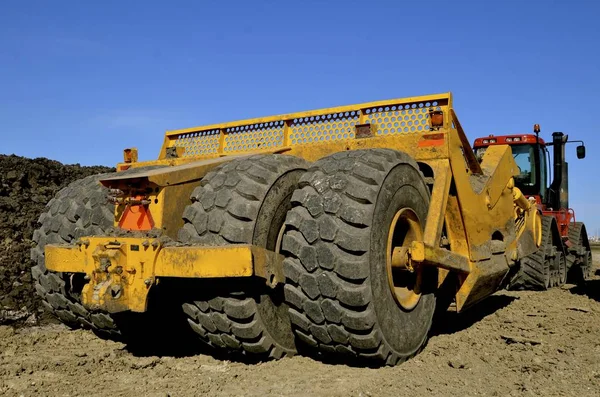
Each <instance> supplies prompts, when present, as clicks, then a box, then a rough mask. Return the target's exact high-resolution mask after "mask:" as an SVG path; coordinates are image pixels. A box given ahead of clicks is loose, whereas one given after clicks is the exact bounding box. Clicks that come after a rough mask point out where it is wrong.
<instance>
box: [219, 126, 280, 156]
mask: <svg viewBox="0 0 600 397" xmlns="http://www.w3.org/2000/svg"><path fill="white" fill-rule="evenodd" d="M284 125H285V122H284V121H283V120H280V121H272V122H268V123H255V124H247V125H241V126H238V127H229V128H226V129H225V146H224V148H223V151H224V152H225V153H229V152H246V151H252V150H257V149H265V148H273V147H277V146H281V145H283V130H284V128H283V127H284Z"/></svg>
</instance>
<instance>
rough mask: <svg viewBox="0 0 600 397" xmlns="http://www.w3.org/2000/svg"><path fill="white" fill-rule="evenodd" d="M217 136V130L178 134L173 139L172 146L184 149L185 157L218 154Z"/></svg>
mask: <svg viewBox="0 0 600 397" xmlns="http://www.w3.org/2000/svg"><path fill="white" fill-rule="evenodd" d="M219 135H220V130H218V129H214V130H208V131H199V132H189V133H186V134H180V135H178V136H176V137H175V139H174V143H173V146H177V147H183V148H185V152H184V153H183V156H185V157H190V156H201V155H206V154H211V153H218V151H219Z"/></svg>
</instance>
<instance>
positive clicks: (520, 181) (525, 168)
mask: <svg viewBox="0 0 600 397" xmlns="http://www.w3.org/2000/svg"><path fill="white" fill-rule="evenodd" d="M511 149H512V153H513V158H514V159H515V162H516V163H517V166H518V167H519V175H517V176H515V183H516V184H517V186H535V184H536V179H537V178H536V175H535V163H536V162H535V147H534V146H533V145H514V146H512V147H511Z"/></svg>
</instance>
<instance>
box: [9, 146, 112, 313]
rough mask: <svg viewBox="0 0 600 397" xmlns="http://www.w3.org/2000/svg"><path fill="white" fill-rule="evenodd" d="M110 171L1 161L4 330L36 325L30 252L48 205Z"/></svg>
mask: <svg viewBox="0 0 600 397" xmlns="http://www.w3.org/2000/svg"><path fill="white" fill-rule="evenodd" d="M111 170H114V169H111V168H108V167H100V166H98V167H82V166H80V165H79V164H74V165H64V164H61V163H59V162H58V161H53V160H48V159H45V158H37V159H27V158H24V157H19V156H14V155H12V156H5V155H0V324H2V323H9V322H22V321H25V320H26V319H28V322H30V323H35V322H36V318H35V314H36V313H37V312H38V311H37V309H38V305H39V301H38V299H37V295H35V290H34V288H33V283H32V277H31V273H30V269H31V262H30V258H29V249H30V248H31V246H32V243H33V242H32V240H31V238H32V236H33V231H34V230H35V229H36V227H37V220H38V218H39V216H40V214H41V213H42V211H43V210H44V207H45V206H46V203H48V201H50V200H51V199H52V197H54V195H55V194H56V193H57V192H58V191H59V190H60V189H62V188H63V187H65V186H67V185H68V184H69V183H70V182H72V181H74V180H76V179H80V178H84V177H86V176H88V175H92V174H99V173H103V172H109V171H111Z"/></svg>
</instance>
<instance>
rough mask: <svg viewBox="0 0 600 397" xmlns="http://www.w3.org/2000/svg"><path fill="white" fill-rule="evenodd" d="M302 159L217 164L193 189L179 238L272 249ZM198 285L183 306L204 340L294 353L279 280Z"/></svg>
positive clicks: (266, 354)
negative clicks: (273, 285) (275, 282)
mask: <svg viewBox="0 0 600 397" xmlns="http://www.w3.org/2000/svg"><path fill="white" fill-rule="evenodd" d="M306 166H307V163H306V162H305V161H304V160H302V159H299V158H297V157H293V156H288V155H258V156H252V157H250V158H244V159H239V160H232V161H230V162H228V163H225V164H223V165H221V166H219V167H216V168H215V169H214V170H213V171H211V172H209V173H208V174H207V175H206V176H205V177H204V179H203V180H202V182H201V185H200V186H199V187H198V188H196V189H195V190H194V192H193V193H192V197H191V199H192V204H191V205H189V206H188V207H187V208H186V209H185V211H184V214H183V219H184V222H185V224H184V226H183V228H182V229H181V230H180V231H179V240H180V241H181V242H183V243H187V244H199V245H209V246H215V245H228V244H240V243H241V244H254V245H257V246H260V247H264V248H267V249H268V250H271V251H276V250H277V242H278V237H279V233H280V229H281V227H282V226H283V224H284V220H285V216H286V214H287V211H288V210H289V208H290V207H291V204H290V198H291V195H292V193H293V191H294V190H295V189H296V187H297V184H298V180H299V179H300V176H301V175H302V174H303V173H304V172H305V170H306ZM200 284H201V285H198V288H197V289H196V291H197V292H195V294H196V295H195V298H193V299H192V300H190V301H188V302H186V303H184V304H183V310H184V312H185V313H186V315H187V317H188V322H189V324H190V326H191V328H192V329H193V330H194V331H195V332H196V333H197V334H198V335H199V336H200V339H201V340H202V341H203V342H205V343H207V344H208V345H209V346H212V347H216V348H222V349H225V350H227V351H229V352H234V353H242V354H245V355H247V356H250V355H253V356H254V357H257V358H280V357H282V356H284V355H292V354H294V353H295V352H296V347H295V341H294V335H293V333H292V331H291V325H290V321H289V317H288V314H287V306H286V305H285V303H284V302H283V287H282V286H281V285H280V286H278V287H277V288H275V289H271V288H269V287H267V285H266V283H265V281H264V280H257V279H221V280H202V282H201V283H200ZM192 293H194V292H192Z"/></svg>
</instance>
